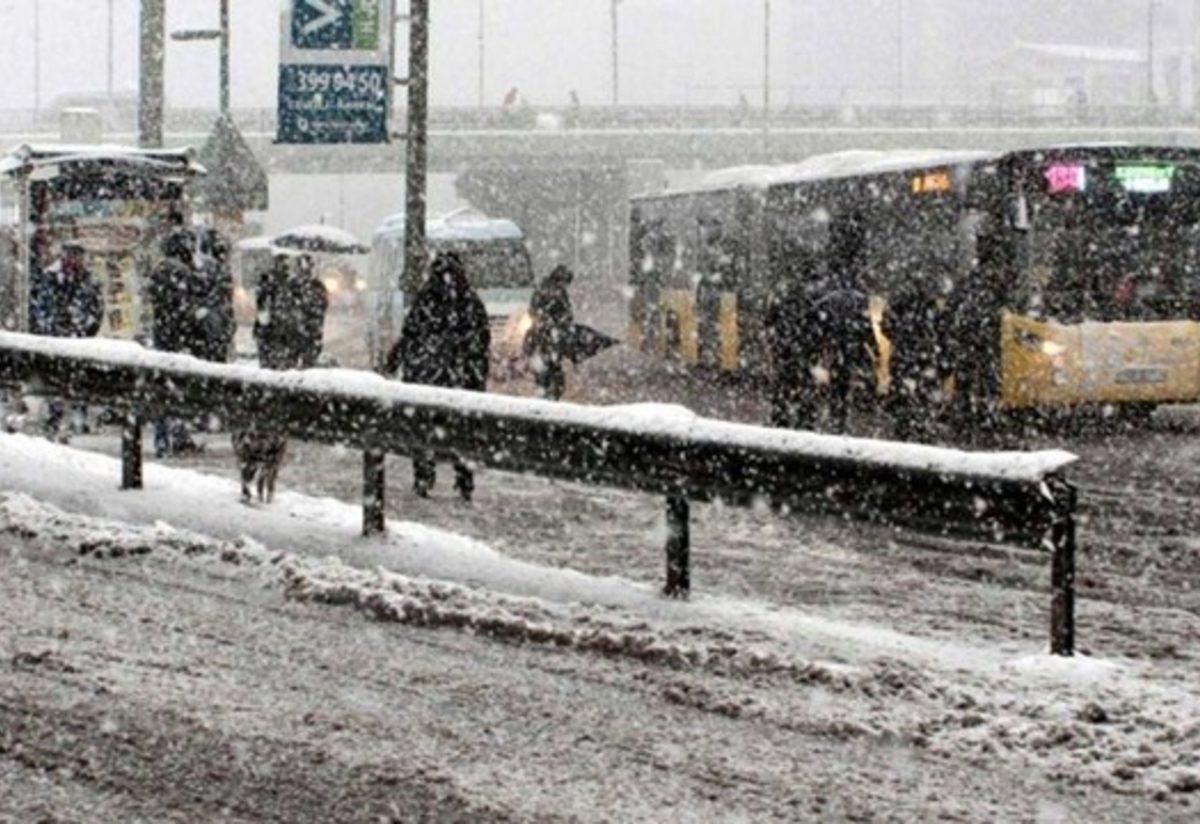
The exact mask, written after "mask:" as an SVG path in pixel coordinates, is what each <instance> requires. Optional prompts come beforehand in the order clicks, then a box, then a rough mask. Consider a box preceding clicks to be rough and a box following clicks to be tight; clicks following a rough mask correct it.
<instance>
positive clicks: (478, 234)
mask: <svg viewBox="0 0 1200 824" xmlns="http://www.w3.org/2000/svg"><path fill="white" fill-rule="evenodd" d="M405 223H406V220H405V215H404V213H403V212H400V213H399V214H395V215H391V216H390V217H388V218H386V219H385V220H384V221H383V223H382V224H381V225H380V227H379V228H378V229H377V230H376V231H375V237H376V238H377V239H380V238H402V237H403V235H404V225H405ZM425 233H426V235H427V237H428V239H429V240H431V241H455V240H479V241H487V240H523V239H524V238H525V235H524V233H523V232H522V231H521V228H520V227H519V226H517V224H515V223H513V222H512V221H511V220H504V219H502V218H490V217H488V216H487V215H485V214H483V213H482V212H479V211H476V210H474V209H460V210H459V211H457V212H451V213H450V214H447V215H441V216H440V217H434V218H430V219H429V220H428V221H427V222H426V224H425Z"/></svg>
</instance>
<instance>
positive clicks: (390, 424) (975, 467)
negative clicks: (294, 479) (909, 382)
mask: <svg viewBox="0 0 1200 824" xmlns="http://www.w3.org/2000/svg"><path fill="white" fill-rule="evenodd" d="M0 383H2V384H8V385H14V384H21V385H24V386H25V387H26V390H27V391H32V392H39V393H44V394H51V395H59V396H62V397H66V398H72V399H78V400H87V401H91V402H94V403H100V404H106V405H110V406H115V407H118V408H122V409H124V410H126V411H127V425H126V432H125V437H124V448H123V476H124V477H123V485H124V486H125V487H127V488H140V487H141V421H142V420H143V419H145V418H151V417H154V416H158V415H163V414H166V413H171V414H174V415H181V414H196V415H199V414H216V415H218V416H220V417H221V418H222V419H223V420H224V421H225V422H226V424H227V425H228V426H229V427H231V428H241V427H248V426H251V425H257V426H259V427H261V428H264V429H269V430H271V431H275V432H278V433H280V434H286V435H287V436H288V437H291V438H297V439H300V440H306V441H315V442H320V443H329V444H340V445H344V446H350V447H354V448H357V449H361V450H363V451H364V455H365V457H364V504H363V520H364V531H365V532H366V533H373V532H378V531H382V529H383V525H384V517H383V513H384V509H383V501H384V497H383V496H384V479H383V472H382V466H383V464H382V460H381V456H382V455H383V454H401V455H411V454H413V453H414V452H416V451H427V452H432V453H434V454H436V455H437V456H438V457H440V458H458V459H461V460H464V461H468V462H471V463H474V464H477V465H480V466H484V467H489V468H493V469H499V470H506V471H511V472H522V473H530V474H536V475H541V476H545V477H550V478H558V479H563V480H568V481H575V482H579V483H585V484H595V485H603V486H611V487H617V488H623V489H628V490H634V491H639V492H646V493H652V494H657V495H662V496H664V497H665V498H666V499H667V519H668V539H667V586H666V592H667V593H668V594H672V595H675V594H684V593H686V592H687V591H688V589H689V587H690V582H689V534H688V530H689V509H690V502H692V501H699V502H706V501H721V502H723V503H725V504H727V505H733V506H763V507H770V508H772V509H775V510H777V511H781V512H784V513H789V512H803V513H815V514H822V515H830V516H835V517H840V518H844V519H847V520H854V521H864V522H872V523H878V524H886V525H890V526H894V527H897V528H902V529H909V530H914V531H917V532H921V533H926V534H935V535H943V536H952V537H958V538H967V539H975V540H983V541H987V542H992V543H1001V544H1013V545H1018V546H1023V547H1027V548H1033V549H1042V550H1046V551H1048V552H1049V553H1051V555H1052V559H1053V560H1052V572H1051V579H1052V580H1051V588H1052V606H1051V648H1052V650H1053V651H1054V652H1055V653H1058V654H1062V655H1070V654H1072V652H1073V648H1074V577H1075V570H1074V565H1075V499H1076V495H1075V490H1074V488H1073V487H1072V486H1071V484H1070V483H1068V482H1067V481H1066V480H1065V478H1064V477H1063V476H1062V471H1063V470H1064V469H1065V468H1066V467H1067V466H1068V465H1069V464H1071V463H1072V462H1073V461H1074V460H1075V456H1074V455H1072V454H1070V453H1068V452H1061V451H1046V452H1032V453H970V452H963V451H959V450H954V449H944V448H939V447H931V446H919V445H913V444H899V443H889V442H883V441H873V440H865V439H857V438H845V437H836V436H830V435H819V434H815V433H810V432H793V431H788V430H779V429H765V428H761V427H755V426H746V425H741V424H733V423H725V422H721V421H714V420H708V419H704V418H700V417H697V416H694V415H692V414H690V413H688V412H687V411H686V410H682V409H678V408H675V407H661V406H631V407H589V406H577V405H573V404H565V403H549V402H545V401H540V400H532V399H526V398H512V397H504V396H497V395H486V394H480V393H472V392H461V391H455V390H444V389H434V388H429V387H422V386H412V385H407V384H402V383H399V382H396V381H388V380H385V379H383V378H381V377H379V376H377V375H374V374H371V373H368V372H356V371H347V370H308V371H304V372H272V371H266V370H261V369H258V368H255V367H250V366H239V365H225V364H213V363H206V362H203V361H199V360H196V359H193V358H190V357H186V356H181V355H168V354H162V353H158V352H152V351H148V350H146V349H143V348H142V347H140V346H138V345H136V344H132V343H121V342H112V341H95V340H88V341H78V340H62V339H53V338H41V337H33V336H29V335H20V334H16V333H6V332H0Z"/></svg>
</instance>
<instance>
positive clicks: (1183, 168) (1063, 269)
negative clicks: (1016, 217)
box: [1026, 160, 1200, 323]
mask: <svg viewBox="0 0 1200 824" xmlns="http://www.w3.org/2000/svg"><path fill="white" fill-rule="evenodd" d="M1038 175H1039V178H1040V179H1039V180H1037V181H1036V183H1035V184H1034V187H1035V193H1034V195H1033V197H1032V198H1030V201H1029V203H1028V206H1029V215H1028V217H1029V237H1028V247H1027V248H1028V254H1029V258H1028V261H1027V264H1028V265H1027V267H1026V271H1027V272H1028V273H1029V274H1030V275H1031V276H1032V277H1031V281H1032V283H1033V289H1034V291H1035V292H1037V293H1040V295H1039V297H1040V300H1037V299H1035V302H1040V303H1041V305H1042V306H1041V308H1042V309H1043V310H1044V312H1045V314H1046V315H1048V316H1049V317H1051V318H1053V319H1055V320H1058V321H1060V322H1064V323H1077V322H1080V321H1083V320H1095V321H1154V320H1178V319H1185V318H1189V317H1192V318H1195V317H1197V313H1198V310H1200V304H1198V300H1200V288H1198V285H1200V284H1198V278H1200V256H1198V251H1200V205H1198V200H1197V198H1198V197H1200V169H1198V168H1197V167H1196V165H1194V164H1189V163H1174V162H1158V161H1153V160H1150V161H1136V162H1133V161H1109V162H1104V163H1095V162H1074V161H1072V162H1052V163H1047V164H1045V165H1044V166H1042V167H1041V168H1040V169H1039V170H1038Z"/></svg>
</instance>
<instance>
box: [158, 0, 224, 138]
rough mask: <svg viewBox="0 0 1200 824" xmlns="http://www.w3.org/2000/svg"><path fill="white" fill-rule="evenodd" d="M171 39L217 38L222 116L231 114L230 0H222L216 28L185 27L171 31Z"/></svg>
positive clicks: (203, 39)
mask: <svg viewBox="0 0 1200 824" xmlns="http://www.w3.org/2000/svg"><path fill="white" fill-rule="evenodd" d="M171 39H172V40H176V41H179V42H182V43H187V42H196V41H211V40H216V41H219V42H220V45H221V56H220V64H221V66H220V78H219V82H218V86H219V88H220V110H221V117H223V118H228V117H229V116H230V111H231V110H230V102H229V0H221V3H220V23H219V25H218V27H217V28H215V29H184V30H182V31H176V32H171Z"/></svg>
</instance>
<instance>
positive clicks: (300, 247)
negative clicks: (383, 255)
mask: <svg viewBox="0 0 1200 824" xmlns="http://www.w3.org/2000/svg"><path fill="white" fill-rule="evenodd" d="M272 245H273V246H275V247H277V248H280V249H295V250H297V251H300V252H312V253H315V254H326V255H365V254H368V253H369V252H370V251H371V247H370V246H367V245H366V244H365V243H363V242H362V241H361V240H359V239H358V238H356V237H355V236H354V235H352V234H351V233H350V232H347V231H346V230H345V229H339V228H337V227H336V226H324V225H321V226H299V227H297V228H295V229H289V230H288V231H286V232H284V233H283V234H281V235H277V236H276V237H275V239H274V241H272Z"/></svg>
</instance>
